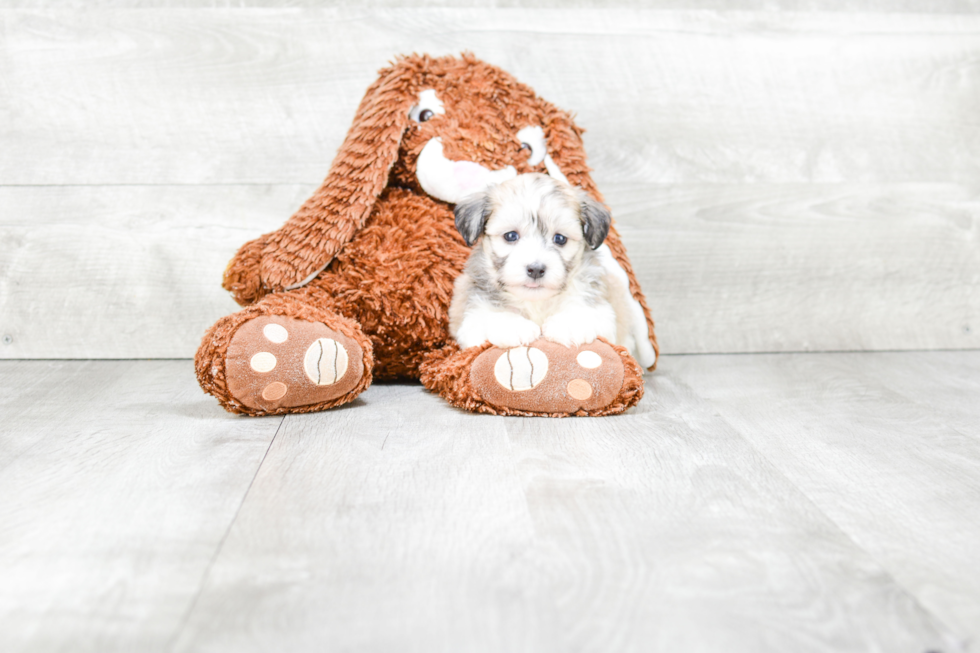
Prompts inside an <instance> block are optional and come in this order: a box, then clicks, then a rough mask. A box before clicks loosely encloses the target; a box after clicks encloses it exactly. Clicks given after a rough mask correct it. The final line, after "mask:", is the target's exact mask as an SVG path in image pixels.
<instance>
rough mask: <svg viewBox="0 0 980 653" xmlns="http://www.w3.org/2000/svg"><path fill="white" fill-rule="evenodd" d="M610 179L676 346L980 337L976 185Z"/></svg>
mask: <svg viewBox="0 0 980 653" xmlns="http://www.w3.org/2000/svg"><path fill="white" fill-rule="evenodd" d="M606 191H607V195H608V198H609V202H610V205H611V206H612V208H613V211H614V215H616V219H617V221H618V223H619V229H620V232H621V234H622V236H623V240H624V242H625V243H626V245H627V249H628V250H629V254H630V258H631V260H632V261H633V264H634V266H635V267H636V268H637V270H639V275H640V278H641V281H642V285H643V288H644V291H645V292H646V295H647V298H648V299H649V300H650V305H651V310H652V311H653V315H654V318H655V319H656V320H657V328H658V333H659V335H660V342H661V346H662V348H663V351H665V352H677V353H682V352H683V353H704V352H752V351H757V352H758V351H842V350H843V351H848V350H891V349H942V348H949V349H957V348H977V347H980V326H978V325H980V292H977V288H978V287H980V248H978V247H977V243H976V232H977V229H978V228H980V194H978V189H977V187H969V186H963V187H960V186H951V185H940V184H902V185H887V186H885V185H854V184H842V185H808V184H802V185H796V184H785V185H778V186H773V185H768V184H752V185H710V184H702V185H690V186H626V185H613V186H610V187H608V188H607V189H606Z"/></svg>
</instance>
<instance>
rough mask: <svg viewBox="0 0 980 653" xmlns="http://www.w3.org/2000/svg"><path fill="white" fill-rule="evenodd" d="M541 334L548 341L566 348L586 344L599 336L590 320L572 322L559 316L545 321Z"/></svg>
mask: <svg viewBox="0 0 980 653" xmlns="http://www.w3.org/2000/svg"><path fill="white" fill-rule="evenodd" d="M541 333H542V335H543V336H544V337H545V338H547V339H548V340H551V341H552V342H557V343H558V344H560V345H565V346H566V347H575V346H577V345H584V344H588V343H590V342H592V341H594V340H595V339H596V336H598V335H600V334H599V333H598V332H597V331H596V325H595V323H594V322H592V321H591V320H587V319H585V320H572V319H568V318H567V317H563V316H561V315H556V316H554V317H553V318H551V319H549V320H546V321H545V323H544V326H543V327H542V328H541Z"/></svg>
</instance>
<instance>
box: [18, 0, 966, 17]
mask: <svg viewBox="0 0 980 653" xmlns="http://www.w3.org/2000/svg"><path fill="white" fill-rule="evenodd" d="M359 4H360V5H362V6H364V7H371V8H380V7H392V8H408V7H412V8H423V7H432V6H436V7H453V8H462V9H467V8H486V7H498V8H513V7H520V8H530V7H535V8H554V9H564V10H567V9H589V8H599V7H604V8H609V9H613V8H637V9H661V10H662V9H673V10H705V9H710V10H713V11H718V10H732V9H733V8H737V9H738V10H739V11H760V10H762V11H772V10H780V11H830V12H839V13H842V12H876V13H877V12H881V13H906V12H912V13H929V14H956V13H976V12H980V2H978V1H977V0H929V4H928V5H924V4H923V2H922V0H738V2H731V1H730V0H490V1H489V2H488V1H487V0H482V1H481V0H368V1H365V2H361V3H359ZM349 5H350V3H349V1H348V0H3V2H0V7H4V8H9V9H42V8H44V9H47V8H51V9H65V8H70V9H80V8H106V9H121V8H125V9H151V8H152V9H162V8H189V7H197V8H226V9H238V8H242V7H277V8H285V7H316V8H323V7H347V6H349Z"/></svg>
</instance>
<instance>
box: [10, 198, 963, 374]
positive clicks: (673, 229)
mask: <svg viewBox="0 0 980 653" xmlns="http://www.w3.org/2000/svg"><path fill="white" fill-rule="evenodd" d="M312 190H313V187H312V186H309V187H307V186H303V185H298V184H290V185H273V186H264V185H259V186H250V185H237V186H203V187H196V186H190V187H186V186H135V187H133V186H118V187H65V188H58V187H55V188H47V187H45V188H37V187H20V188H11V187H8V188H2V187H0V205H2V206H4V207H5V208H6V211H7V212H6V214H5V218H6V219H5V221H4V223H3V224H0V337H2V336H10V342H9V344H0V358H59V357H60V358H131V357H165V358H181V357H183V358H186V357H191V356H193V354H194V351H195V350H196V349H197V346H198V343H199V342H200V338H201V336H202V334H203V333H204V331H205V329H206V328H207V327H208V326H210V325H211V324H212V323H213V322H214V321H215V320H216V319H217V318H219V317H220V316H222V315H225V314H227V313H229V312H231V311H233V310H235V309H236V308H237V307H236V305H235V304H234V302H232V301H231V299H229V298H228V296H227V294H226V293H225V292H224V291H223V290H222V289H221V287H220V279H221V273H222V271H223V270H224V268H225V265H226V264H227V262H228V260H229V259H230V258H231V256H232V254H233V253H234V252H235V250H236V249H237V248H238V246H239V245H240V244H242V243H244V242H245V241H246V240H249V239H251V238H254V237H256V236H258V235H260V234H262V233H264V232H266V231H269V230H272V229H275V228H277V227H278V226H279V225H280V224H281V223H282V221H283V220H284V218H285V216H288V215H290V214H291V213H292V212H293V211H294V210H295V209H296V208H297V207H298V206H299V205H300V204H301V203H302V201H303V200H304V199H305V198H306V196H307V194H308V193H310V192H312ZM606 190H607V200H608V202H609V204H610V206H611V207H612V209H613V213H614V215H615V216H616V219H617V221H618V224H619V229H620V231H621V234H622V236H623V239H624V242H625V243H626V244H627V248H628V250H629V253H630V257H631V259H632V261H633V263H634V266H635V268H636V271H637V275H638V278H639V280H640V283H641V284H642V286H643V288H644V290H645V291H646V293H647V297H648V298H649V299H650V301H651V306H652V310H653V315H654V318H655V319H656V320H657V328H658V334H659V337H660V340H661V346H662V347H663V348H664V351H666V352H674V353H684V352H748V351H807V350H810V351H821V350H864V349H869V350H875V349H878V350H881V349H913V348H920V349H930V348H968V347H978V346H980V293H978V292H977V291H976V288H977V287H978V285H980V248H978V247H977V239H978V234H980V197H978V195H977V190H976V188H974V187H968V186H960V185H953V184H919V185H908V184H901V185H897V184H892V185H881V184H876V185H833V184H831V185H819V186H815V185H807V184H798V185H768V184H756V185H714V184H695V185H685V186H672V185H642V186H641V185H620V184H615V185H610V186H609V187H608V188H607V189H606Z"/></svg>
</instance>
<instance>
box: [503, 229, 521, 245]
mask: <svg viewBox="0 0 980 653" xmlns="http://www.w3.org/2000/svg"><path fill="white" fill-rule="evenodd" d="M520 237H521V235H520V234H519V233H517V232H516V231H508V232H507V233H505V234H504V240H506V241H507V242H508V243H516V242H517V239H518V238H520Z"/></svg>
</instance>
